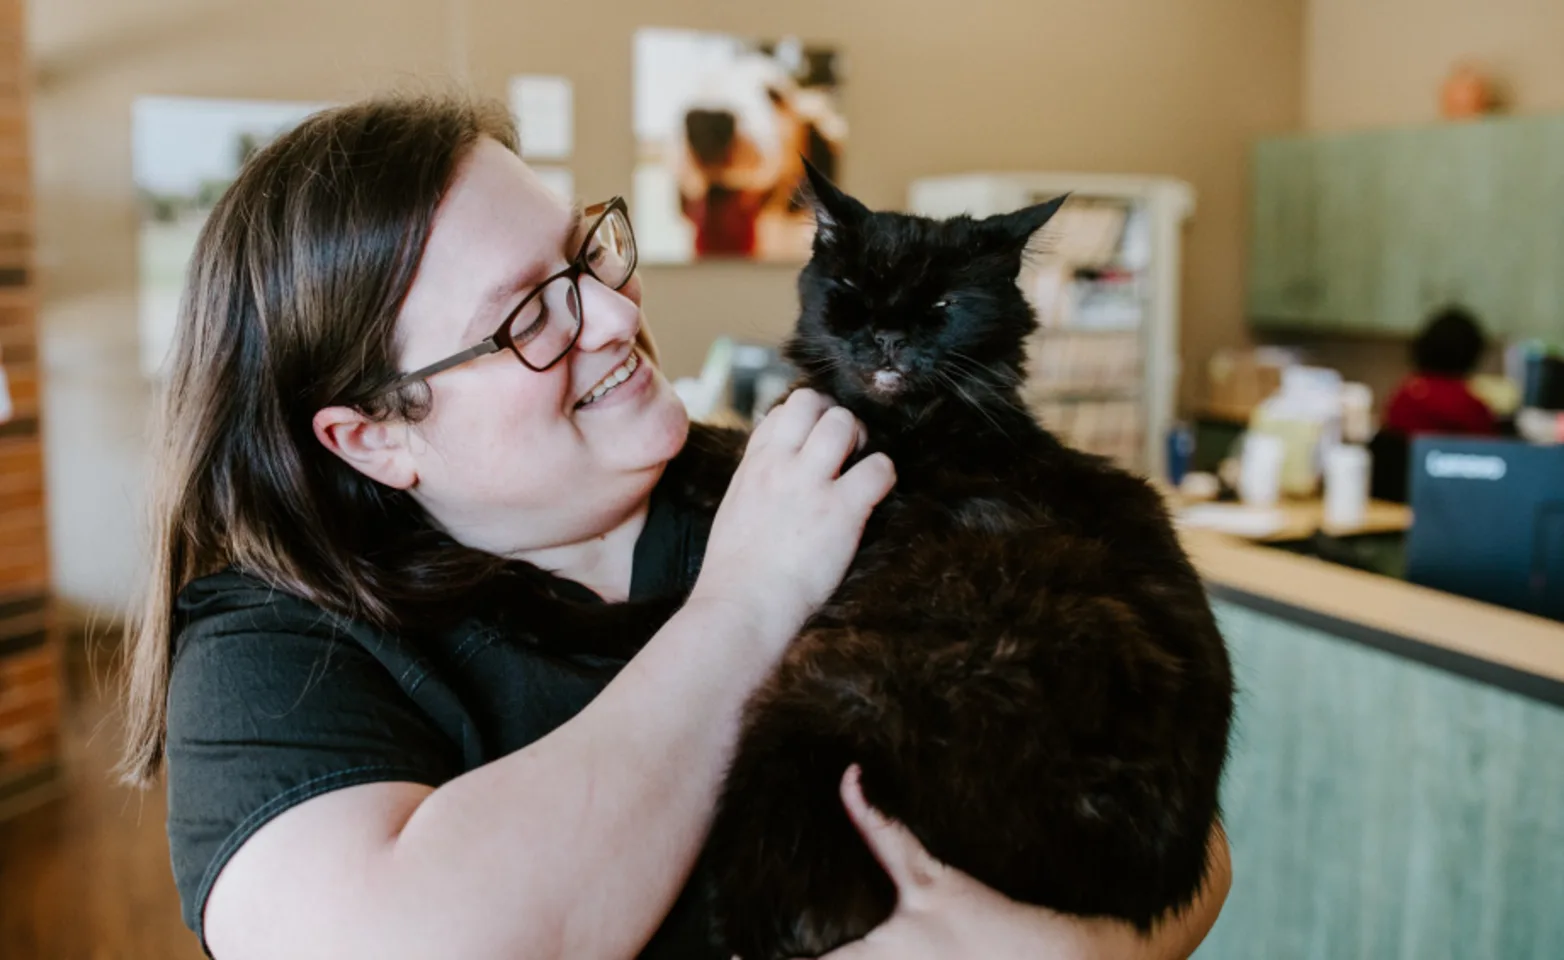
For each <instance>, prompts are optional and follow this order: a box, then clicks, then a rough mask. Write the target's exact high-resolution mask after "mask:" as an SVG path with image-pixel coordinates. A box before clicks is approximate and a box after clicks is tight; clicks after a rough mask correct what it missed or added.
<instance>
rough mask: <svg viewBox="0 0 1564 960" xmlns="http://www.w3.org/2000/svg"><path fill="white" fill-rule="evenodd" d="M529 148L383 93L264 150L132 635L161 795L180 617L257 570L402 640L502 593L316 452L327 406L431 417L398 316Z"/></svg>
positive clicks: (216, 273) (173, 410)
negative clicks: (468, 603) (443, 611)
mask: <svg viewBox="0 0 1564 960" xmlns="http://www.w3.org/2000/svg"><path fill="white" fill-rule="evenodd" d="M485 136H486V137H491V138H493V139H495V140H497V141H499V142H500V143H502V144H504V145H505V146H507V147H508V148H510V149H511V150H515V149H516V148H517V144H516V134H515V129H514V127H513V125H512V123H511V121H510V119H509V116H508V115H507V114H506V112H505V110H504V108H503V107H501V106H499V105H497V104H493V103H488V102H482V101H474V100H467V99H458V98H449V97H421V98H395V99H377V100H372V101H367V102H363V103H358V104H354V105H351V106H346V107H342V108H338V109H333V110H327V111H324V112H322V113H318V114H315V115H314V116H312V117H311V118H309V119H308V120H306V121H305V122H304V123H303V124H302V125H300V126H299V127H297V128H295V129H294V130H293V131H291V132H290V133H287V134H285V135H284V136H282V137H280V138H279V139H278V140H276V141H275V142H273V143H272V144H271V145H270V146H268V147H266V148H265V149H264V150H262V151H260V152H259V153H257V154H256V155H255V156H254V157H252V158H251V159H250V160H249V162H248V163H247V164H246V165H245V166H244V168H243V169H242V170H241V171H240V173H239V176H238V179H237V180H236V181H235V182H234V183H233V185H232V186H231V187H230V188H229V189H228V191H227V192H226V193H225V194H224V195H223V197H222V199H221V200H219V201H218V203H217V206H216V208H215V209H214V210H213V211H212V214H211V216H210V218H209V219H208V220H207V223H206V226H205V228H204V229H203V230H202V231H201V235H200V239H199V240H198V241H197V243H196V248H195V253H194V256H193V259H192V261H191V268H190V273H189V279H188V282H187V286H186V289H185V294H184V299H183V302H182V304H181V307H180V317H179V329H178V332H177V335H176V338H175V343H174V348H173V355H172V358H171V369H170V375H169V378H168V382H167V385H166V389H165V391H164V394H163V399H162V403H161V409H160V415H159V425H158V430H157V438H158V439H157V442H156V446H155V450H154V457H155V460H154V462H155V463H156V477H155V479H154V489H153V495H152V496H153V498H152V504H151V519H152V530H151V534H152V544H153V557H152V564H151V569H150V576H149V580H148V582H147V584H146V587H145V596H144V598H143V600H142V603H141V607H140V610H139V614H138V615H137V616H136V617H135V619H134V620H133V622H132V623H131V625H130V629H129V631H128V633H129V636H128V638H127V639H128V644H129V651H130V652H129V663H128V689H127V692H126V693H127V696H126V706H127V711H126V721H127V730H126V737H127V740H126V749H125V754H124V757H123V759H122V760H121V763H120V768H119V772H120V773H121V775H122V776H123V777H124V778H125V779H126V780H127V781H129V782H132V783H146V782H148V781H149V780H150V779H151V778H152V777H153V775H154V774H155V773H156V772H157V770H158V767H159V766H160V764H161V761H162V757H163V747H164V741H165V737H166V732H167V727H166V724H167V710H166V699H167V694H168V682H169V670H170V658H171V655H172V646H171V641H172V633H173V631H174V629H175V626H176V625H175V623H174V605H175V599H176V597H177V595H178V592H179V591H180V590H181V589H182V588H183V587H184V586H185V585H186V584H187V583H189V582H190V581H191V580H193V579H195V578H197V577H201V576H203V575H206V574H209V573H212V572H215V571H217V570H220V569H223V568H225V567H227V566H230V565H232V566H237V567H239V568H241V569H243V570H245V571H246V572H247V573H250V574H253V575H256V576H259V577H261V578H263V579H265V580H267V581H268V582H270V583H272V584H273V585H275V586H277V587H278V588H280V589H284V590H287V591H289V592H292V593H295V594H297V595H299V596H302V597H305V598H307V599H310V600H312V601H314V602H316V603H317V604H319V605H320V606H322V607H323V608H325V609H327V610H330V611H333V612H336V613H340V614H343V615H346V616H353V617H359V618H363V619H365V620H367V621H369V622H372V623H376V624H379V625H382V626H395V625H397V624H398V623H400V622H401V621H402V620H403V619H405V617H406V616H407V613H408V611H409V610H411V609H414V608H423V609H429V608H432V607H434V606H438V603H439V601H440V600H441V599H442V598H448V597H451V596H454V595H456V594H459V593H461V592H462V591H464V590H467V589H469V588H471V587H472V586H473V585H474V584H475V583H479V582H481V581H483V580H484V579H485V578H488V577H492V575H493V574H494V572H495V571H496V569H498V565H500V564H502V561H500V560H499V558H496V557H493V556H490V555H488V554H483V553H480V552H478V551H474V550H465V549H460V548H457V549H451V548H450V546H449V544H448V543H445V542H443V541H440V542H439V547H440V548H439V549H435V548H434V547H433V544H434V543H435V542H436V540H437V539H438V535H437V534H436V533H435V531H434V530H433V528H432V525H431V524H429V522H428V521H427V519H425V518H424V517H423V514H422V512H421V511H420V510H419V509H418V508H417V506H416V504H415V503H414V502H413V501H412V499H411V497H409V496H408V495H407V494H406V493H405V492H402V491H398V490H392V489H389V488H387V487H384V486H381V485H380V484H377V483H375V482H373V481H371V480H369V479H368V478H366V477H364V476H363V475H362V474H360V473H358V472H357V471H355V470H353V469H352V468H351V467H349V466H347V465H346V464H345V463H343V462H342V461H341V460H340V459H339V458H337V457H335V456H333V455H332V454H331V453H330V452H329V451H327V450H326V449H325V448H324V447H322V446H321V444H320V443H319V442H318V441H317V440H316V438H315V437H314V434H313V429H312V426H311V420H312V418H313V416H314V414H315V412H316V411H317V410H319V409H321V408H322V407H326V406H334V405H339V404H340V405H349V406H355V407H357V408H359V409H361V410H363V411H364V412H366V413H368V414H370V415H371V416H375V417H402V418H406V419H417V418H418V417H420V416H422V415H424V414H425V413H427V407H428V403H429V392H428V387H427V386H426V385H423V384H415V385H413V386H411V387H408V388H405V389H404V390H402V391H398V392H395V393H390V394H387V393H385V392H384V391H383V389H382V388H383V386H384V385H385V384H386V383H388V382H389V381H391V380H392V379H394V377H395V375H396V373H397V366H396V357H395V355H394V345H395V343H396V331H395V326H396V319H397V315H398V312H399V310H400V308H401V304H402V301H403V300H404V298H405V297H406V295H407V292H408V288H409V287H410V286H411V285H412V282H413V277H414V275H415V273H416V271H417V266H418V262H419V259H420V257H421V256H422V253H423V249H424V245H425V243H426V242H427V241H428V238H429V233H430V229H431V225H432V223H433V220H434V216H435V211H436V208H437V207H438V206H439V204H440V201H441V199H442V198H443V196H444V194H445V192H446V190H447V188H448V187H449V185H450V183H451V181H452V179H453V177H454V175H455V173H456V171H457V169H458V167H459V165H460V164H461V162H462V160H463V159H464V158H465V157H466V155H467V153H468V151H469V150H470V149H471V147H472V146H473V144H474V143H475V142H477V141H478V139H479V138H481V137H485Z"/></svg>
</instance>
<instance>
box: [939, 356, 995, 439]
mask: <svg viewBox="0 0 1564 960" xmlns="http://www.w3.org/2000/svg"><path fill="white" fill-rule="evenodd" d="M934 373H935V375H936V376H937V377H939V378H940V379H941V380H943V381H944V382H945V384H946V386H948V387H950V388H951V389H952V390H954V391H955V392H956V396H958V397H960V398H961V399H962V400H963V401H965V402H966V404H967V405H968V406H970V407H971V408H972V409H973V410H975V411H977V413H978V415H979V416H981V417H982V418H983V419H984V420H987V421H988V422H989V424H990V425H992V426H993V428H994V429H995V430H998V431H999V433H1000V434H1001V435H1002V436H1004V437H1006V438H1009V437H1010V432H1009V431H1008V430H1006V429H1005V427H1004V424H1002V423H1000V422H999V419H998V418H997V417H995V416H994V415H993V413H991V412H990V411H989V410H988V408H987V407H985V406H983V404H982V402H981V401H979V400H978V399H977V398H976V397H973V396H972V395H971V394H970V393H967V391H966V388H965V387H963V386H962V385H961V383H960V382H959V381H957V380H956V379H955V378H954V377H952V376H951V375H950V374H948V373H945V372H943V371H941V370H935V371H934Z"/></svg>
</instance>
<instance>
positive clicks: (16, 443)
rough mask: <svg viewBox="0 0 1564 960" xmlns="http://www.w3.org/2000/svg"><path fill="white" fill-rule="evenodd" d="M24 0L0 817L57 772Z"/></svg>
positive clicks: (14, 182) (6, 358) (7, 200)
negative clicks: (39, 400) (39, 387)
mask: <svg viewBox="0 0 1564 960" xmlns="http://www.w3.org/2000/svg"><path fill="white" fill-rule="evenodd" d="M22 15H23V2H22V0H0V361H3V362H4V364H5V374H6V379H7V380H8V381H9V383H10V391H11V399H12V404H13V410H12V414H11V417H10V419H9V420H8V421H6V422H4V423H0V816H3V815H4V814H5V813H6V812H8V811H12V810H16V809H20V808H21V807H23V806H25V805H27V804H28V803H30V802H31V801H33V800H36V799H37V798H39V797H42V796H46V795H47V794H48V793H50V792H51V791H52V789H53V788H54V786H55V784H56V781H57V779H58V776H57V774H58V770H59V766H58V758H59V742H60V741H59V727H60V669H59V664H60V659H59V651H60V644H59V641H58V639H57V637H56V631H55V630H54V629H53V612H52V610H51V607H50V601H49V561H48V552H47V538H46V534H45V529H44V489H43V450H42V446H41V440H40V435H39V410H38V395H39V391H38V367H39V364H38V324H37V314H36V304H37V298H36V288H35V281H36V277H35V275H34V270H33V262H32V250H33V222H32V181H31V177H30V173H29V169H28V165H29V150H28V121H27V113H28V112H27V103H28V69H27V60H26V56H27V50H26V42H25V33H24V31H23V24H22Z"/></svg>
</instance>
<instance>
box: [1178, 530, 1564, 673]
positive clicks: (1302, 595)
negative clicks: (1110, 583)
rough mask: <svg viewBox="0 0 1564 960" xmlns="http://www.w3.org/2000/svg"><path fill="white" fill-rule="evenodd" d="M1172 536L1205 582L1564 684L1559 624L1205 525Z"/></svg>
mask: <svg viewBox="0 0 1564 960" xmlns="http://www.w3.org/2000/svg"><path fill="white" fill-rule="evenodd" d="M1179 539H1180V540H1181V541H1182V542H1183V544H1184V549H1185V550H1186V551H1188V553H1189V557H1190V559H1191V560H1192V561H1194V564H1195V568H1196V569H1197V570H1199V571H1200V575H1201V576H1202V577H1203V578H1204V579H1205V580H1207V581H1208V582H1210V583H1216V584H1221V585H1222V586H1226V587H1230V588H1232V589H1235V590H1241V591H1243V592H1245V593H1249V594H1254V595H1256V596H1261V597H1267V598H1270V599H1272V600H1277V601H1280V602H1282V603H1286V604H1290V605H1292V606H1296V607H1303V608H1306V609H1309V610H1314V611H1317V612H1319V613H1322V614H1325V615H1327V616H1330V617H1334V618H1336V619H1338V620H1344V621H1347V622H1351V623H1359V624H1362V625H1364V626H1367V627H1373V628H1375V629H1378V630H1383V631H1385V632H1386V633H1391V634H1395V635H1397V636H1401V637H1406V638H1407V639H1409V640H1415V641H1418V642H1420V643H1426V644H1431V645H1434V646H1439V647H1443V648H1445V649H1447V650H1452V651H1455V652H1456V653H1461V654H1465V655H1467V656H1470V657H1476V658H1478V659H1481V660H1487V661H1489V662H1491V663H1497V664H1502V665H1504V666H1507V667H1512V668H1514V669H1517V670H1523V671H1525V672H1527V673H1531V674H1535V675H1537V676H1541V677H1547V678H1549V679H1552V680H1557V681H1559V682H1561V683H1564V623H1558V622H1556V621H1553V620H1548V619H1544V618H1542V617H1534V616H1531V615H1529V614H1525V613H1519V612H1516V611H1514V610H1507V609H1505V608H1503V607H1496V606H1493V605H1491V604H1486V603H1481V602H1478V601H1476V600H1469V599H1467V598H1465V597H1458V596H1455V595H1454V594H1449V593H1445V592H1443V591H1440V590H1432V589H1429V588H1427V587H1420V586H1417V585H1415V584H1410V583H1406V582H1405V581H1402V580H1396V579H1393V578H1391V577H1383V576H1379V575H1377V574H1372V573H1365V572H1363V571H1361V570H1353V569H1351V568H1350V567H1343V566H1340V565H1338V564H1333V563H1328V562H1326V561H1324V560H1317V559H1315V558H1313V557H1304V556H1299V555H1297V554H1292V553H1286V552H1284V551H1281V550H1277V549H1275V548H1272V547H1263V546H1257V545H1255V544H1252V543H1246V542H1243V541H1241V540H1237V539H1235V538H1232V537H1228V536H1224V535H1222V534H1219V533H1213V532H1211V531H1207V530H1192V529H1186V530H1181V531H1180V532H1179Z"/></svg>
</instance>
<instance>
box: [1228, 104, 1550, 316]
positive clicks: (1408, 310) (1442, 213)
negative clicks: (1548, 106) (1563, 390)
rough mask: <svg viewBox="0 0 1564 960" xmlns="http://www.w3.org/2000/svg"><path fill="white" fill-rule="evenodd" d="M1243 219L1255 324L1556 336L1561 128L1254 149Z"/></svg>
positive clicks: (1452, 128)
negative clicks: (1465, 313)
mask: <svg viewBox="0 0 1564 960" xmlns="http://www.w3.org/2000/svg"><path fill="white" fill-rule="evenodd" d="M1252 213H1253V216H1252V220H1251V234H1250V251H1249V286H1248V313H1249V318H1250V321H1251V322H1252V323H1254V324H1255V325H1256V326H1262V327H1264V326H1275V327H1288V328H1307V329H1319V330H1335V331H1346V332H1352V331H1358V332H1372V333H1390V334H1408V333H1411V332H1413V331H1415V330H1416V329H1417V328H1418V327H1419V326H1420V325H1421V324H1422V321H1423V319H1424V317H1426V316H1427V315H1428V313H1429V312H1430V311H1432V310H1433V309H1435V308H1437V307H1438V306H1440V305H1442V304H1445V303H1451V302H1460V303H1462V304H1465V305H1466V306H1468V307H1470V308H1472V309H1473V310H1474V311H1475V312H1477V314H1478V315H1479V316H1480V317H1482V319H1483V321H1484V323H1485V325H1486V326H1487V327H1488V328H1489V329H1490V331H1492V332H1493V333H1495V334H1498V335H1500V336H1505V337H1523V336H1541V337H1547V338H1558V337H1560V336H1564V117H1530V118H1516V119H1502V120H1487V121H1481V122H1475V123H1466V124H1452V125H1448V126H1442V127H1433V128H1423V129H1406V130H1390V131H1375V132H1367V133H1353V134H1343V135H1335V136H1325V137H1293V138H1285V139H1277V140H1268V141H1264V142H1262V143H1260V144H1258V145H1257V146H1256V148H1255V151H1254V165H1253V194H1252Z"/></svg>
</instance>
